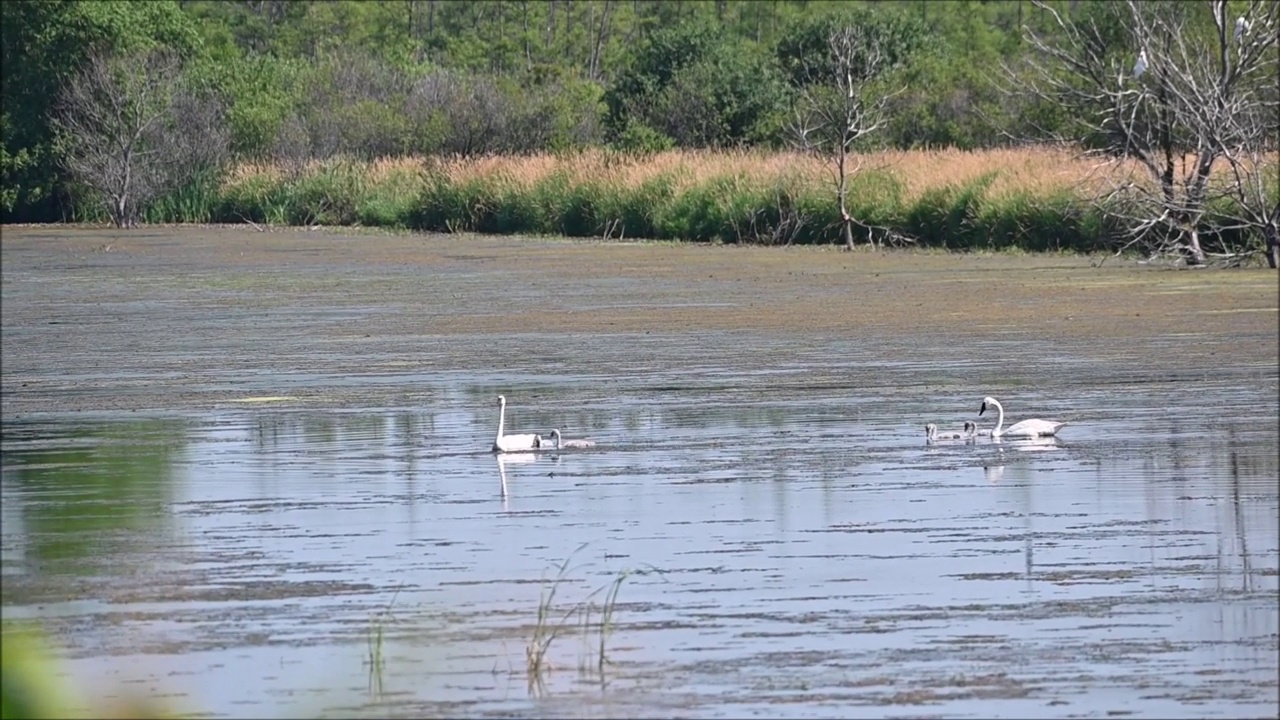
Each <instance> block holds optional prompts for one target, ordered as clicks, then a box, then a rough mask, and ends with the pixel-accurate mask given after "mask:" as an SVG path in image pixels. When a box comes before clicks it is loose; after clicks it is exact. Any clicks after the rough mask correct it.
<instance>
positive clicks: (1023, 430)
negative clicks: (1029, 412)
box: [978, 397, 1066, 438]
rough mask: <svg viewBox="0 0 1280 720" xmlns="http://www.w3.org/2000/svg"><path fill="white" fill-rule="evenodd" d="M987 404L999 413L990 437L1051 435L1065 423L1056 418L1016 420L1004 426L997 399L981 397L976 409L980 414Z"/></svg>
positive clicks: (1001, 408) (1055, 433) (1002, 409)
mask: <svg viewBox="0 0 1280 720" xmlns="http://www.w3.org/2000/svg"><path fill="white" fill-rule="evenodd" d="M988 406H995V409H996V412H997V413H998V414H999V415H998V417H997V419H996V429H995V430H992V431H991V437H992V438H1002V437H1008V438H1033V437H1053V436H1054V435H1057V434H1058V430H1059V429H1061V428H1062V426H1063V425H1066V423H1064V422H1058V421H1056V420H1040V419H1038V418H1037V419H1032V420H1023V421H1022V422H1016V423H1014V424H1012V425H1010V426H1009V427H1007V428H1006V427H1005V426H1004V407H1003V406H1002V405H1001V404H1000V401H999V400H996V399H995V398H993V397H984V398H982V407H981V408H979V409H978V414H979V415H981V414H983V413H984V412H986V411H987V407H988Z"/></svg>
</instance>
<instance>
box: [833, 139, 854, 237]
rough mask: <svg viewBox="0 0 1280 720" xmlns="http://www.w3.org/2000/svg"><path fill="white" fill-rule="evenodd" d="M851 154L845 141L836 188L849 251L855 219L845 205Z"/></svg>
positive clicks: (842, 229) (840, 157)
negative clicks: (847, 163) (846, 147)
mask: <svg viewBox="0 0 1280 720" xmlns="http://www.w3.org/2000/svg"><path fill="white" fill-rule="evenodd" d="M848 156H849V153H848V152H847V151H846V150H845V147H844V143H843V141H842V142H841V145H840V155H839V160H838V172H839V173H840V177H839V180H838V183H837V186H836V197H837V198H838V199H839V203H840V228H841V232H842V233H843V234H844V246H845V248H846V249H848V250H852V249H853V218H852V217H851V216H850V215H849V207H848V205H847V204H846V203H845V199H846V198H847V197H848V195H849V175H848V170H847V168H846V162H847V159H848Z"/></svg>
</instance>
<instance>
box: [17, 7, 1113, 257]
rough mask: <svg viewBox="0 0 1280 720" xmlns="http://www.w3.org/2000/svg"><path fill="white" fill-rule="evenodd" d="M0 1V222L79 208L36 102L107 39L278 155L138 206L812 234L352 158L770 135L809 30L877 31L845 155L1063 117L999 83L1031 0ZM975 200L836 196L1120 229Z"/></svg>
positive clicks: (1033, 11)
mask: <svg viewBox="0 0 1280 720" xmlns="http://www.w3.org/2000/svg"><path fill="white" fill-rule="evenodd" d="M1050 5H1051V6H1052V7H1055V8H1058V9H1060V10H1061V11H1062V12H1064V13H1066V14H1067V15H1068V16H1071V17H1079V18H1083V17H1085V16H1086V15H1090V16H1092V15H1097V14H1099V13H1102V15H1105V14H1106V12H1105V8H1099V7H1097V6H1096V5H1097V4H1091V3H1077V2H1072V1H1071V0H1051V2H1050ZM0 13H3V64H2V65H0V72H2V73H3V86H4V91H3V92H4V97H3V99H4V105H3V112H2V113H0V133H3V140H4V141H3V147H0V176H2V180H3V182H2V184H0V221H8V222H13V221H50V220H60V219H86V218H94V217H99V216H98V214H97V213H98V211H97V210H96V209H94V208H92V207H89V203H87V202H86V201H85V198H84V197H82V196H81V194H78V188H77V187H76V186H75V185H73V184H72V183H71V182H70V179H69V175H68V173H67V170H66V158H67V157H68V153H67V149H66V147H67V146H66V139H65V138H63V137H60V136H59V135H58V134H57V133H56V132H55V131H54V128H55V127H57V125H56V124H55V123H54V122H53V117H54V115H55V113H57V112H59V98H60V92H61V91H62V89H63V88H65V87H66V86H67V85H68V82H69V79H70V78H71V77H72V75H73V74H74V73H76V72H77V69H78V68H80V67H82V66H83V64H84V62H85V59H86V58H87V57H88V56H89V53H91V52H99V51H104V50H105V51H108V52H111V53H128V52H135V51H141V50H148V49H155V48H167V49H170V50H173V51H175V52H176V53H177V54H178V55H179V56H180V57H181V58H182V60H183V63H184V67H183V72H184V74H185V76H186V78H187V80H188V81H189V82H190V83H191V84H192V86H193V87H195V88H203V90H202V91H201V92H202V93H203V94H202V95H201V97H207V98H212V99H216V102H217V103H218V108H217V112H216V113H214V114H215V115H216V116H217V117H220V118H224V120H223V122H225V125H226V130H227V133H228V135H229V137H230V148H231V152H232V157H231V161H232V163H233V164H234V165H239V166H244V165H246V164H259V165H270V166H272V167H275V168H278V169H280V170H282V171H283V175H282V176H280V177H278V178H277V179H275V180H272V181H270V183H269V186H266V185H263V186H254V183H252V182H251V183H248V184H245V183H228V182H225V178H223V177H221V175H220V174H219V173H218V172H214V173H212V174H210V173H203V174H201V176H200V177H199V178H198V179H197V180H196V181H195V182H192V183H188V184H187V185H185V186H183V187H181V188H179V189H177V190H174V191H171V192H169V193H168V194H165V195H162V196H161V197H160V198H159V199H158V200H156V201H154V202H151V203H150V204H149V206H147V207H145V208H142V210H141V211H142V214H143V217H144V218H145V219H150V220H185V221H197V220H225V221H238V220H240V219H242V218H247V219H252V220H255V221H263V222H326V223H329V222H359V223H363V224H380V225H400V226H406V227H419V228H430V229H460V228H465V229H475V230H494V231H510V232H516V231H519V232H561V233H567V234H571V235H579V234H594V235H599V234H601V233H602V232H608V231H609V228H617V229H618V230H621V229H622V228H623V227H625V228H626V230H625V232H626V233H627V235H628V236H631V237H635V236H652V237H680V238H688V239H720V240H731V241H742V240H753V241H766V242H767V241H778V240H780V239H781V238H783V237H784V236H785V237H786V238H787V239H788V240H790V241H797V242H807V241H811V242H826V241H831V240H832V239H833V238H831V237H829V236H828V235H826V234H825V233H828V231H829V229H830V227H831V222H830V217H831V216H832V215H833V214H836V213H837V211H836V210H835V209H834V204H833V200H832V198H830V197H827V196H825V195H823V194H822V193H820V192H816V191H814V190H813V189H812V188H808V189H805V190H804V191H798V190H795V189H790V190H788V189H780V188H760V187H752V188H750V189H746V190H744V189H742V188H739V189H738V190H740V192H739V191H730V190H727V189H726V188H732V187H733V183H732V181H731V179H724V178H721V179H719V180H716V181H714V182H710V183H707V184H702V185H697V186H695V187H694V188H693V189H688V188H686V189H685V190H684V191H682V192H681V193H679V194H675V193H673V192H672V190H671V188H670V187H668V186H664V185H663V183H661V182H656V181H655V182H652V183H648V184H646V185H644V186H643V187H642V188H636V187H634V186H630V185H627V186H625V188H624V186H623V185H619V186H618V187H617V188H613V189H609V188H602V187H597V186H594V185H593V186H575V187H571V188H566V187H564V186H563V185H560V186H557V185H556V184H555V183H553V182H548V183H547V184H546V186H545V187H542V188H540V189H538V188H535V189H534V190H533V191H527V189H525V190H520V191H515V190H510V189H508V190H505V191H504V190H502V189H501V188H495V187H492V186H490V185H489V184H486V183H484V182H480V183H471V184H463V185H458V184H456V183H453V182H451V181H447V180H445V179H441V178H434V179H432V178H427V179H425V180H424V179H423V178H421V177H414V178H410V179H407V180H405V181H404V182H402V183H401V187H400V188H398V189H394V190H393V189H390V186H386V187H384V186H385V185H386V183H385V182H384V183H382V184H380V185H378V188H380V189H378V190H376V191H374V190H372V189H371V188H372V187H373V184H371V182H370V181H368V180H367V179H365V178H367V177H369V176H370V173H369V172H368V171H367V170H363V171H355V170H352V169H350V168H351V167H352V166H351V165H350V163H351V162H353V161H355V162H364V163H366V164H368V163H372V162H375V161H376V160H377V159H378V158H382V157H397V156H418V157H433V156H434V157H458V156H460V157H464V158H465V157H478V156H488V155H525V154H536V153H564V152H576V151H579V150H582V149H586V148H599V147H607V148H610V149H612V150H614V151H621V152H623V153H626V154H629V155H632V156H634V155H635V154H640V155H645V154H651V153H656V152H661V151H664V150H669V149H672V148H685V149H696V148H742V147H754V148H769V149H783V148H786V147H788V146H789V145H790V144H791V142H792V140H794V137H793V136H792V134H791V130H790V129H789V128H788V121H789V119H790V118H792V117H793V110H794V109H795V108H796V103H797V97H798V96H799V91H800V89H801V88H802V87H803V86H805V85H806V84H808V83H812V82H814V78H821V77H824V76H829V75H830V70H829V67H828V66H829V64H830V58H829V55H827V54H826V52H825V49H824V43H825V39H826V38H827V37H828V36H829V35H830V31H831V29H832V28H833V27H835V26H836V25H838V24H844V25H849V24H852V25H854V26H856V27H859V28H862V29H865V30H869V31H870V32H871V33H872V34H874V35H875V36H876V37H877V38H878V39H879V40H880V41H881V44H882V47H883V49H884V51H885V53H886V56H887V60H888V62H887V68H888V69H887V70H886V71H885V72H884V73H881V75H879V76H877V77H876V78H875V82H876V83H878V84H879V85H878V86H877V87H879V86H883V88H884V89H886V90H888V89H894V90H896V91H897V92H896V94H894V95H893V97H892V100H891V102H890V105H889V108H888V110H889V116H888V117H887V122H886V124H885V126H884V127H883V128H882V129H880V131H878V132H877V133H875V134H874V135H873V136H870V137H869V138H867V139H866V140H867V141H869V142H864V141H860V143H863V144H861V145H860V146H859V149H862V150H871V149H875V148H876V147H877V146H879V147H894V148H900V149H911V148H930V147H933V148H938V147H958V148H964V149H973V148H990V147H997V146H1001V145H1002V144H1004V143H1006V142H1007V141H1008V140H1009V139H1010V138H1013V137H1019V138H1026V137H1028V136H1029V135H1030V134H1031V132H1032V130H1033V129H1034V130H1035V131H1036V132H1044V131H1061V130H1064V129H1069V125H1070V123H1072V122H1073V118H1072V116H1071V114H1070V113H1068V112H1064V111H1063V110H1062V109H1061V108H1059V107H1057V106H1056V105H1054V104H1052V103H1044V102H1041V101H1038V100H1036V99H1035V98H1034V97H1032V96H1030V95H1024V96H1018V95H1010V94H1007V93H1001V92H999V91H998V90H997V87H996V84H995V83H994V82H993V80H994V78H995V76H997V75H999V74H1000V73H1001V72H1002V71H1001V66H1002V65H1006V66H1008V67H1010V68H1019V67H1023V66H1024V65H1023V63H1024V60H1025V58H1026V56H1027V54H1028V52H1029V49H1028V47H1027V44H1026V41H1025V39H1024V35H1023V29H1024V28H1030V29H1032V30H1034V31H1035V32H1037V33H1040V34H1042V35H1045V36H1049V37H1052V36H1053V35H1054V33H1055V32H1059V30H1058V29H1057V26H1056V24H1055V23H1053V22H1052V18H1051V17H1050V15H1049V14H1048V13H1047V12H1046V11H1045V10H1044V9H1042V8H1038V7H1036V6H1033V5H1032V4H1031V3H1030V2H1029V0H942V1H938V2H917V1H909V0H901V1H891V0H887V1H884V2H866V1H849V2H841V1H819V0H771V1H769V2H758V1H753V0H714V1H712V2H683V1H678V0H631V1H629V2H627V1H625V0H621V1H619V0H502V1H494V2H469V1H467V0H370V1H368V2H348V1H342V2H320V1H312V0H242V1H235V2H232V1H224V0H180V1H175V0H156V1H155V2H145V3H135V2H77V1H65V0H13V1H10V2H5V3H0ZM1119 51H1120V52H1127V49H1125V48H1119ZM1066 134H1070V133H1069V132H1068V133H1066ZM193 135H194V133H193ZM193 140H195V141H198V138H193ZM317 163H319V164H318V165H317ZM316 168H322V169H320V170H317V169H316ZM324 168H327V169H324ZM343 168H346V169H343ZM228 169H230V168H222V171H223V172H225V171H226V170H228ZM263 177H266V176H263ZM255 182H258V183H259V184H261V183H262V182H266V181H264V180H261V178H259V179H257V180H255ZM861 182H862V185H861V186H860V187H862V186H865V185H866V183H867V182H872V181H870V180H864V181H861ZM863 189H864V190H865V187H863ZM981 192H982V191H981V188H978V187H961V188H951V189H947V190H938V191H937V192H935V193H933V194H926V195H925V196H924V197H921V198H916V199H913V200H912V201H911V202H910V203H904V202H889V201H886V200H884V199H883V198H881V197H880V196H876V197H875V198H873V197H870V196H859V195H857V193H856V192H855V193H854V194H853V195H851V197H850V202H851V204H852V206H853V207H855V208H856V209H857V210H858V212H859V213H860V215H859V218H860V222H864V223H866V224H867V225H880V226H892V227H894V228H896V229H897V231H899V232H901V233H903V234H904V235H907V236H910V237H913V238H916V239H917V240H918V241H921V242H933V243H938V244H943V243H950V244H958V245H962V246H1017V247H1027V248H1031V247H1051V246H1063V247H1075V248H1079V249H1088V248H1094V247H1101V246H1105V245H1107V244H1108V243H1110V242H1111V241H1112V240H1113V239H1114V238H1110V237H1109V236H1108V233H1109V232H1110V231H1109V230H1108V228H1107V227H1106V224H1105V223H1103V222H1101V220H1099V219H1098V218H1095V217H1094V211H1091V210H1083V209H1080V207H1079V206H1078V203H1077V204H1073V203H1072V202H1071V200H1070V198H1067V197H1065V196H1064V197H1055V198H1044V197H1040V198H1035V199H1033V198H1032V197H1031V196H1030V195H1028V196H1026V197H1025V198H1023V200H1022V201H1021V202H1020V203H1019V202H1011V201H1006V200H1002V201H1001V203H998V204H997V205H999V207H996V206H995V205H993V204H992V203H990V202H988V203H983V202H979V201H977V200H976V199H975V198H978V197H979V196H980V195H981ZM753 198H754V200H753ZM877 198H879V199H877ZM753 203H754V204H753ZM451 208H452V209H451ZM1073 208H1075V209H1073ZM735 213H736V215H735ZM1011 213H1012V214H1011ZM624 218H629V219H627V220H624ZM788 218H789V219H788ZM1041 225H1043V226H1044V227H1043V229H1036V228H1039V227H1040V226H1041ZM1050 225H1054V227H1057V228H1058V229H1057V230H1052V229H1050V227H1049V226H1050ZM869 232H871V231H868V230H866V229H865V228H864V230H863V235H864V237H866V236H867V234H868V233H869ZM1050 238H1056V239H1052V240H1051V239H1050Z"/></svg>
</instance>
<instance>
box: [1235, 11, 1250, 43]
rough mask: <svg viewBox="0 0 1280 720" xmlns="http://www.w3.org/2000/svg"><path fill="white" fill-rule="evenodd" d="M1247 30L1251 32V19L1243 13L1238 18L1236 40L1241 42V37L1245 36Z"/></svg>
mask: <svg viewBox="0 0 1280 720" xmlns="http://www.w3.org/2000/svg"><path fill="white" fill-rule="evenodd" d="M1247 32H1249V21H1248V20H1245V19H1244V16H1243V15H1241V16H1240V17H1238V18H1236V42H1240V38H1242V37H1244V34H1245V33H1247Z"/></svg>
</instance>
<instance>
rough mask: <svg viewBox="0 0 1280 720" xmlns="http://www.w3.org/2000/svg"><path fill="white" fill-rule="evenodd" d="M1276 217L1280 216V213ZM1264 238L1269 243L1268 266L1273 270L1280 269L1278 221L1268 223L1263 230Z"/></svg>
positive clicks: (1279, 227)
mask: <svg viewBox="0 0 1280 720" xmlns="http://www.w3.org/2000/svg"><path fill="white" fill-rule="evenodd" d="M1278 210H1280V209H1278ZM1276 215H1277V216H1280V211H1278V212H1277V213H1276ZM1262 237H1263V238H1264V239H1266V241H1267V265H1269V266H1271V269H1272V270H1275V269H1277V268H1280V224H1278V223H1277V222H1276V221H1273V222H1270V223H1267V226H1266V227H1264V228H1262Z"/></svg>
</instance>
